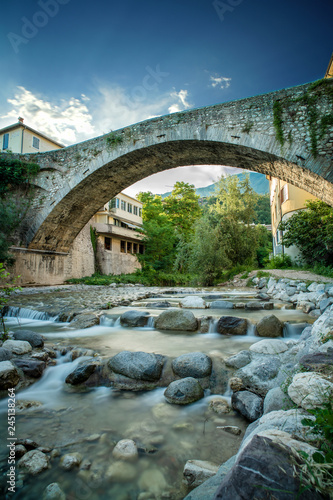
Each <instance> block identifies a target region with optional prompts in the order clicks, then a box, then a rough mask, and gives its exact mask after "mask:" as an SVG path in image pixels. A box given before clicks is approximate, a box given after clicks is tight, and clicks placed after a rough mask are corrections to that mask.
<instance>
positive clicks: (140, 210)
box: [139, 208, 142, 217]
mask: <svg viewBox="0 0 333 500" xmlns="http://www.w3.org/2000/svg"><path fill="white" fill-rule="evenodd" d="M139 217H142V208H139Z"/></svg>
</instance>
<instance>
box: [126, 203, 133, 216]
mask: <svg viewBox="0 0 333 500" xmlns="http://www.w3.org/2000/svg"><path fill="white" fill-rule="evenodd" d="M132 211H133V205H132V203H127V212H128V213H130V214H131V213H132Z"/></svg>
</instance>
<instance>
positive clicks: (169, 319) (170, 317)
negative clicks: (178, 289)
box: [155, 308, 198, 332]
mask: <svg viewBox="0 0 333 500" xmlns="http://www.w3.org/2000/svg"><path fill="white" fill-rule="evenodd" d="M155 328H156V329H157V330H182V331H186V332H194V331H196V330H197V328H198V321H197V319H196V317H195V316H194V314H193V313H192V312H191V311H184V310H182V309H174V308H172V309H169V310H167V311H163V312H162V313H161V314H160V315H159V316H158V317H157V318H156V320H155Z"/></svg>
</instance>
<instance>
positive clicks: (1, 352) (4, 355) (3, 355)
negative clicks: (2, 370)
mask: <svg viewBox="0 0 333 500" xmlns="http://www.w3.org/2000/svg"><path fill="white" fill-rule="evenodd" d="M12 358H13V353H12V351H10V350H9V349H5V348H4V347H0V361H8V360H10V359H12Z"/></svg>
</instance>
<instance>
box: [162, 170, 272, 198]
mask: <svg viewBox="0 0 333 500" xmlns="http://www.w3.org/2000/svg"><path fill="white" fill-rule="evenodd" d="M234 175H237V177H239V179H240V180H241V179H243V178H244V176H245V175H246V174H245V173H244V172H242V173H240V174H234ZM249 176H250V184H251V187H252V189H253V190H254V191H255V192H256V193H257V194H268V193H269V182H268V180H267V179H266V177H265V176H264V175H263V174H259V173H258V172H249ZM214 190H215V183H214V184H210V185H209V186H206V187H201V188H197V189H196V193H197V194H198V195H199V196H200V198H206V197H207V196H210V195H211V194H213V193H214ZM170 194H171V191H169V192H168V193H163V194H161V196H162V198H165V197H166V196H169V195H170Z"/></svg>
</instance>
